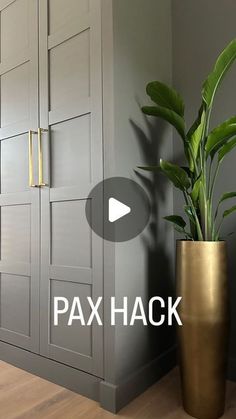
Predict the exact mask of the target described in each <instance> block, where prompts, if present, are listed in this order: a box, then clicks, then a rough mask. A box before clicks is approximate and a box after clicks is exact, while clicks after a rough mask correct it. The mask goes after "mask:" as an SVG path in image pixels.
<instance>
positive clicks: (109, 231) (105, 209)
mask: <svg viewBox="0 0 236 419" xmlns="http://www.w3.org/2000/svg"><path fill="white" fill-rule="evenodd" d="M85 212H86V218H87V221H88V223H89V225H90V227H91V228H92V230H93V231H94V232H95V233H96V234H97V235H99V236H100V237H103V238H104V239H106V240H109V241H114V242H123V241H127V240H130V239H132V238H134V237H136V236H137V235H138V234H140V233H141V232H142V231H143V230H144V228H145V227H146V225H147V223H148V220H149V216H150V205H149V199H148V197H147V195H146V193H145V192H144V190H143V188H142V187H141V186H140V185H139V184H138V183H137V182H134V181H133V180H131V179H127V178H123V177H113V178H109V179H106V180H104V181H103V182H100V183H98V184H97V185H96V186H95V187H94V188H93V189H92V191H91V192H90V194H89V196H88V199H87V200H86V207H85Z"/></svg>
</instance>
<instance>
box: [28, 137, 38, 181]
mask: <svg viewBox="0 0 236 419" xmlns="http://www.w3.org/2000/svg"><path fill="white" fill-rule="evenodd" d="M33 134H37V132H36V131H32V130H31V129H30V130H29V132H28V136H29V137H28V138H29V186H30V187H32V188H36V187H37V186H38V185H36V184H35V183H34V166H33Z"/></svg>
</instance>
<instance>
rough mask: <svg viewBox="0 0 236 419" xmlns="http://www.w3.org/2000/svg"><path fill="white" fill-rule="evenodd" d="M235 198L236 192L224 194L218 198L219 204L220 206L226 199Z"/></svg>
mask: <svg viewBox="0 0 236 419" xmlns="http://www.w3.org/2000/svg"><path fill="white" fill-rule="evenodd" d="M235 197H236V192H226V193H224V194H223V195H222V197H221V198H220V201H219V204H221V202H224V201H226V200H227V199H230V198H235Z"/></svg>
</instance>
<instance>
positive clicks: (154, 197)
mask: <svg viewBox="0 0 236 419" xmlns="http://www.w3.org/2000/svg"><path fill="white" fill-rule="evenodd" d="M140 112H141V110H140ZM143 117H144V121H145V124H146V127H147V134H146V133H145V132H144V130H143V129H142V128H141V127H140V126H138V125H137V124H136V123H135V122H134V121H132V120H130V123H131V126H132V128H133V130H134V133H135V137H136V139H137V142H138V145H139V148H140V151H141V155H142V161H143V162H144V165H147V166H155V165H158V164H159V161H160V151H161V148H162V144H163V140H164V137H165V135H164V132H165V124H164V123H163V122H162V121H159V120H157V119H155V121H154V120H152V121H150V119H148V118H147V117H146V116H143ZM135 174H136V176H137V177H138V179H139V180H140V183H141V184H142V186H143V188H144V189H145V190H146V192H147V194H148V196H149V199H150V204H151V217H150V222H149V226H148V232H147V234H146V235H143V237H142V240H143V243H144V248H145V251H146V258H147V263H146V266H147V289H148V299H150V298H152V297H153V296H160V297H162V298H163V299H164V300H165V301H166V303H167V299H168V297H169V296H174V293H175V292H174V291H175V290H174V282H173V269H172V264H173V259H172V258H171V255H170V254H169V251H168V248H167V243H166V237H163V236H164V233H163V230H162V231H161V230H160V228H159V222H161V223H162V222H163V223H164V222H165V221H164V220H162V219H160V205H162V204H163V203H164V202H165V200H166V191H167V188H168V186H169V185H168V180H167V179H166V178H165V177H164V176H163V175H162V174H161V173H158V172H155V173H154V172H144V171H141V170H139V169H137V170H135ZM163 313H165V314H167V310H163V309H161V308H160V305H159V304H158V303H156V304H155V305H154V320H155V321H159V320H160V316H161V314H163ZM166 319H167V317H166ZM148 332H149V341H150V345H149V347H150V348H151V349H150V350H151V355H152V356H153V357H156V356H158V355H159V354H161V353H163V352H165V351H166V350H167V349H169V348H170V347H172V346H173V345H174V344H175V326H168V325H167V322H166V321H165V323H164V324H163V325H162V326H159V327H156V326H152V325H149V331H148Z"/></svg>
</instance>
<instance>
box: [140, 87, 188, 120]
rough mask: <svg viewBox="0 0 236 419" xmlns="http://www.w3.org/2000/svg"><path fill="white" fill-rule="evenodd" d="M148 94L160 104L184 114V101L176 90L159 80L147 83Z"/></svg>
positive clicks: (181, 114) (180, 114)
mask: <svg viewBox="0 0 236 419" xmlns="http://www.w3.org/2000/svg"><path fill="white" fill-rule="evenodd" d="M146 90H147V94H148V96H150V98H151V99H152V100H153V102H155V103H156V104H157V105H158V106H161V107H163V108H167V109H170V110H171V111H174V112H175V113H177V114H178V115H179V116H184V102H183V99H182V98H181V96H180V95H179V93H178V92H176V90H174V89H173V88H171V87H169V86H167V85H166V84H164V83H161V82H159V81H153V82H151V83H148V85H147V88H146Z"/></svg>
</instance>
